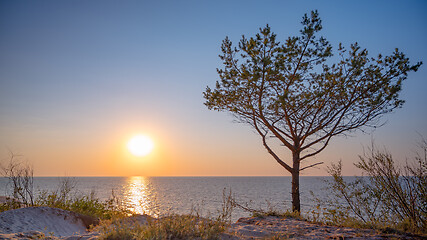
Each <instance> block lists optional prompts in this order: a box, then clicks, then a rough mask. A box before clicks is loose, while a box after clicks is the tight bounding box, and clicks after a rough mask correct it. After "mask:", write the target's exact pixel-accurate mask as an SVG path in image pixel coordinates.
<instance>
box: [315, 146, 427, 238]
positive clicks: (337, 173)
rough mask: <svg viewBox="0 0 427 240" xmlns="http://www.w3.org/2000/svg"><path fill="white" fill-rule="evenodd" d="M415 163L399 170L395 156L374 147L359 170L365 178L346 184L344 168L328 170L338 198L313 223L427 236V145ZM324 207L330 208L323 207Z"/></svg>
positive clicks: (335, 166) (337, 166)
mask: <svg viewBox="0 0 427 240" xmlns="http://www.w3.org/2000/svg"><path fill="white" fill-rule="evenodd" d="M420 148H421V153H419V154H417V156H416V157H415V159H414V161H413V162H412V163H409V162H406V164H405V166H404V167H402V168H399V167H397V165H396V164H395V162H394V160H393V158H392V155H391V154H390V153H388V152H387V151H378V150H376V149H375V147H374V146H372V148H370V149H369V152H368V153H367V154H365V155H363V156H360V161H359V162H357V163H356V164H355V166H356V167H357V168H359V169H361V170H362V171H363V173H364V175H365V177H358V178H356V180H355V181H353V182H346V181H345V180H344V179H343V177H342V172H341V170H342V164H341V162H339V163H338V164H332V166H331V167H329V168H328V172H329V174H330V175H331V176H332V177H333V181H332V182H331V183H330V189H332V192H333V194H334V198H333V199H331V200H329V201H327V202H324V201H320V200H318V201H319V206H318V207H317V209H316V210H313V211H312V219H313V220H315V221H323V222H326V223H328V224H333V225H345V226H351V227H364V228H366V227H368V228H377V229H386V228H388V229H390V228H394V229H398V230H400V231H405V232H412V233H424V234H425V233H426V232H427V222H426V221H427V142H426V141H425V140H423V141H422V144H420ZM321 205H323V206H325V205H326V206H327V207H320V206H321Z"/></svg>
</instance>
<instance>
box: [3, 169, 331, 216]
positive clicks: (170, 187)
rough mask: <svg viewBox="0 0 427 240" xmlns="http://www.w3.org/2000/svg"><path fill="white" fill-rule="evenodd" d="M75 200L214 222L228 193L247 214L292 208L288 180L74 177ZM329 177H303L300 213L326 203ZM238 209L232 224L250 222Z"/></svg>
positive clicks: (46, 182) (40, 187) (53, 185)
mask: <svg viewBox="0 0 427 240" xmlns="http://www.w3.org/2000/svg"><path fill="white" fill-rule="evenodd" d="M70 179H71V180H72V181H74V182H75V184H76V186H75V188H74V194H88V193H90V192H92V191H94V192H95V194H96V196H97V197H98V198H100V199H101V200H106V199H108V198H109V197H111V195H112V191H114V194H115V195H116V196H117V197H118V198H119V199H121V200H122V201H123V204H124V205H125V206H127V208H128V209H130V210H132V211H134V212H137V213H146V214H150V215H154V216H158V215H161V214H165V213H171V212H173V213H179V214H183V213H189V212H191V211H192V210H197V211H198V212H199V213H201V214H202V215H205V216H206V215H210V216H216V215H217V214H218V211H220V209H221V206H222V202H223V192H224V191H225V192H227V193H228V192H229V191H231V192H232V195H233V197H234V198H235V199H236V201H237V202H238V203H240V204H247V205H248V206H249V207H251V208H255V209H259V208H261V209H265V210H267V209H268V208H269V207H273V208H274V209H278V210H286V209H290V208H291V194H290V192H291V177H77V178H70ZM327 179H330V178H329V177H301V179H300V193H301V208H302V211H303V212H307V211H309V210H311V209H313V208H314V207H315V202H314V201H313V197H312V195H311V194H310V191H312V192H313V193H314V194H315V195H316V197H319V198H321V199H323V198H325V197H327V195H328V194H330V192H328V191H326V189H325V187H326V186H327V184H326V183H325V180H327ZM62 180H63V178H58V177H35V179H34V191H35V193H36V195H37V194H39V193H40V192H41V191H54V190H56V189H58V188H59V185H60V183H61V181H62ZM10 187H11V186H10V185H8V184H7V179H6V178H0V195H10ZM248 215H250V213H248V212H245V211H243V210H242V209H235V210H234V211H233V215H232V219H233V220H236V219H237V218H239V217H243V216H248Z"/></svg>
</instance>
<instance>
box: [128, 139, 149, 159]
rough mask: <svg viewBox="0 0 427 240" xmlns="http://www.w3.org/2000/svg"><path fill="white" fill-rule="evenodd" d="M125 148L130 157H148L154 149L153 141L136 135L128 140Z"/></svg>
mask: <svg viewBox="0 0 427 240" xmlns="http://www.w3.org/2000/svg"><path fill="white" fill-rule="evenodd" d="M127 148H128V150H129V152H130V153H132V155H134V156H137V157H143V156H146V155H148V154H149V153H150V152H151V151H152V150H153V148H154V143H153V141H152V140H151V139H150V138H149V137H147V136H145V135H137V136H134V137H133V138H132V139H130V140H129V142H128V144H127Z"/></svg>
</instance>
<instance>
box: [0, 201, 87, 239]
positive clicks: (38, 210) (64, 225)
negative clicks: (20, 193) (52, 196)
mask: <svg viewBox="0 0 427 240" xmlns="http://www.w3.org/2000/svg"><path fill="white" fill-rule="evenodd" d="M29 231H40V232H43V233H44V234H46V236H49V235H50V234H53V235H54V236H57V237H66V236H71V235H75V234H85V233H87V231H86V227H85V226H84V224H83V222H82V220H81V219H80V218H79V217H78V216H77V215H76V214H75V213H73V212H70V211H65V210H62V209H58V208H50V207H28V208H20V209H14V210H9V211H5V212H2V213H0V233H4V234H9V233H19V232H29Z"/></svg>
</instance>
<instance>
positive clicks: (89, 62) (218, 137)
mask: <svg viewBox="0 0 427 240" xmlns="http://www.w3.org/2000/svg"><path fill="white" fill-rule="evenodd" d="M314 9H317V10H318V11H319V13H320V17H321V18H322V21H323V27H324V28H323V30H322V32H321V35H323V36H325V37H326V38H327V39H328V40H329V41H330V42H331V43H332V44H333V46H334V47H335V48H336V47H337V45H338V43H339V42H342V43H343V44H344V46H348V45H349V44H350V43H353V42H356V41H357V42H359V44H360V45H361V46H362V47H364V48H367V49H368V50H369V52H370V53H371V54H373V56H374V55H376V54H378V53H383V54H389V53H391V52H392V51H393V50H394V48H395V47H398V48H399V49H400V50H401V51H403V52H404V53H406V54H407V56H408V57H409V58H410V59H411V61H412V63H415V62H417V61H424V62H426V61H427V46H426V44H425V43H426V42H427V14H426V12H427V2H425V1H1V2H0V53H1V54H0V154H1V158H0V159H7V157H8V155H7V152H8V150H11V151H13V152H15V153H19V154H22V155H23V156H25V158H26V159H28V160H29V161H30V162H31V163H32V164H33V165H34V166H35V170H36V174H40V175H63V174H68V175H178V176H181V175H286V174H287V173H286V172H285V171H284V169H281V167H280V166H279V165H277V163H275V162H274V160H273V159H272V158H271V157H270V156H269V155H268V153H266V151H265V150H264V149H263V148H262V145H261V142H260V139H259V137H258V136H257V135H256V134H255V133H254V132H253V131H252V130H251V129H250V128H249V127H247V126H244V125H242V124H237V123H234V122H233V117H232V116H231V115H229V114H227V113H218V112H213V111H209V110H208V109H207V108H206V107H205V106H204V105H203V102H204V100H203V98H202V92H203V91H204V90H205V88H206V86H208V85H209V86H213V85H214V83H215V81H216V80H218V76H217V73H216V68H220V67H221V62H220V60H219V58H218V54H220V45H221V41H222V40H223V39H224V38H225V36H229V37H230V39H231V40H232V41H233V42H235V43H237V42H238V41H239V39H240V37H241V35H242V34H245V35H246V36H252V35H254V34H255V33H257V31H258V29H259V28H260V27H263V26H265V25H266V24H269V25H270V26H271V28H272V30H273V31H274V32H275V33H276V34H277V35H278V39H279V40H282V41H284V40H285V39H286V38H287V37H288V36H293V35H297V34H298V33H299V29H300V27H301V24H300V21H301V18H302V16H303V14H304V13H309V12H310V11H311V10H314ZM426 73H427V68H426V66H425V65H423V66H422V67H421V68H420V70H419V71H418V72H416V73H411V74H410V75H409V77H408V79H407V81H406V82H405V83H404V85H403V91H402V98H403V99H405V100H406V104H405V105H404V107H403V108H402V109H398V110H397V111H396V112H395V113H392V114H389V115H387V116H385V118H384V120H386V121H387V124H386V125H385V126H383V127H381V128H379V129H377V130H375V131H374V132H373V136H374V138H375V141H376V142H377V143H378V144H380V145H381V146H383V145H384V146H385V147H388V148H389V149H390V150H391V151H392V153H393V154H395V156H396V157H397V158H405V156H409V155H410V154H411V153H412V151H413V150H414V148H415V147H414V146H415V145H414V144H415V142H416V140H417V138H418V137H419V136H418V134H417V132H418V133H420V134H422V135H424V136H425V137H426V138H427V107H425V105H426V104H427V94H425V92H426V90H427V81H426ZM139 132H141V133H145V134H148V135H150V136H152V138H153V139H154V140H155V141H156V142H157V149H158V152H157V155H156V154H153V155H152V156H151V157H150V158H151V159H149V160H147V162H142V163H141V162H139V163H135V162H131V163H129V162H127V160H125V158H128V157H127V156H126V155H125V154H124V153H122V152H121V150H118V149H120V148H121V147H120V146H121V145H122V143H123V142H126V139H127V138H129V136H131V135H132V134H135V133H139ZM370 139H371V135H369V134H368V135H364V134H355V135H354V137H351V138H338V139H335V140H334V141H333V142H332V143H331V145H330V146H329V148H328V149H327V150H325V152H323V153H322V154H320V155H318V156H317V157H316V160H321V161H325V162H327V163H329V162H331V161H338V160H340V159H342V160H343V162H344V164H345V173H346V174H349V175H351V174H352V173H353V171H354V168H353V167H352V164H351V163H352V162H354V161H355V160H357V155H358V154H361V153H362V151H363V148H362V146H366V145H369V142H370ZM283 154H285V155H286V154H287V153H286V151H284V153H283ZM150 161H152V162H156V161H157V162H161V163H162V164H159V165H156V164H149V163H148V162H150ZM313 161H315V160H313ZM123 163H126V164H123ZM82 164H85V166H86V167H85V168H84V169H82V167H81V166H82ZM102 164H105V165H109V166H115V167H110V168H107V167H105V168H100V167H99V166H100V165H102ZM306 174H307V175H325V174H326V172H325V170H324V167H321V168H319V169H312V170H309V171H307V173H306Z"/></svg>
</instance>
